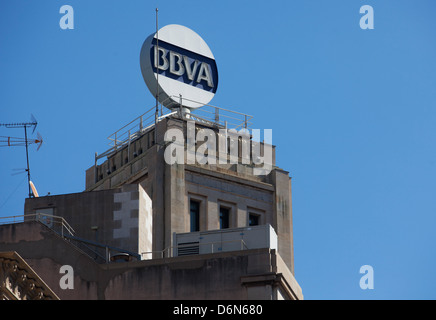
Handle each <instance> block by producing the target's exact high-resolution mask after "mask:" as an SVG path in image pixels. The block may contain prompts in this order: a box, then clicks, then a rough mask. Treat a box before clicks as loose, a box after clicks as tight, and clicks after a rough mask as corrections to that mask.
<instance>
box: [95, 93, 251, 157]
mask: <svg viewBox="0 0 436 320" xmlns="http://www.w3.org/2000/svg"><path fill="white" fill-rule="evenodd" d="M174 98H177V99H179V101H180V102H179V103H178V104H177V103H175V102H174ZM168 99H171V109H169V108H167V107H165V106H164V104H167V105H169V104H168V103H167V102H166V101H163V102H162V104H160V105H159V106H158V114H156V107H152V108H150V109H149V110H147V111H146V112H145V113H143V114H142V115H140V116H139V117H137V118H135V119H134V120H132V121H130V122H129V123H128V124H126V125H124V126H123V127H121V128H120V129H118V130H117V131H115V132H114V133H112V134H111V135H110V136H109V137H108V140H109V146H110V148H109V149H108V150H106V151H105V152H103V153H101V154H97V153H96V155H95V163H96V164H97V161H98V160H99V159H102V158H105V157H109V156H110V155H112V154H113V153H115V152H116V151H117V150H118V149H121V148H124V147H125V146H127V147H130V143H131V142H132V141H133V140H135V139H137V138H139V137H140V136H141V135H143V134H144V133H146V132H148V131H149V130H150V129H152V128H154V126H155V124H156V122H160V121H162V120H163V119H165V118H167V117H175V118H179V119H184V120H193V121H196V122H197V123H200V124H204V125H209V126H213V127H216V128H223V129H224V128H225V129H235V130H240V129H243V128H244V129H247V130H248V131H249V130H250V128H251V125H252V122H251V120H252V119H253V116H251V115H248V114H244V113H240V112H236V111H232V110H229V109H224V108H220V107H217V106H213V105H210V104H201V103H200V102H197V101H194V100H190V99H187V98H183V97H175V96H172V97H169V98H167V100H168ZM183 101H189V102H190V103H198V104H199V106H201V107H199V108H196V109H192V110H190V111H189V112H187V109H186V108H184V107H183ZM159 114H160V115H159Z"/></svg>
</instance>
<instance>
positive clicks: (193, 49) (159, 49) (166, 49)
mask: <svg viewBox="0 0 436 320" xmlns="http://www.w3.org/2000/svg"><path fill="white" fill-rule="evenodd" d="M140 63H141V72H142V76H143V78H144V81H145V83H146V84H147V87H148V89H149V90H150V92H151V93H152V94H153V96H155V97H156V96H157V98H158V100H159V102H160V103H162V104H163V105H165V106H167V107H173V106H179V103H180V101H182V104H183V106H185V107H188V108H198V107H201V106H203V105H205V104H208V103H209V102H210V100H212V98H213V96H214V95H215V93H216V90H217V87H218V69H217V65H216V62H215V58H214V56H213V54H212V51H211V50H210V48H209V47H208V45H207V44H206V42H205V41H204V40H203V39H202V38H201V37H200V36H199V35H198V34H197V33H195V32H194V31H192V30H191V29H189V28H187V27H184V26H181V25H174V24H173V25H168V26H165V27H163V28H161V29H160V30H159V31H158V32H157V33H153V34H151V35H150V36H149V37H148V38H147V39H146V40H145V41H144V44H143V45H142V49H141V56H140ZM180 98H182V99H180Z"/></svg>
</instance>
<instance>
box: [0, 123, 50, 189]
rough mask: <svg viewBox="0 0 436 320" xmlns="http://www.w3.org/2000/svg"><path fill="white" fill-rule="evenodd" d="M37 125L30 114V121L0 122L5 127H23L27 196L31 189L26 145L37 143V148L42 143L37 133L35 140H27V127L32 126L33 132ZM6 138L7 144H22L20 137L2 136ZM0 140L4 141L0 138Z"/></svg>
mask: <svg viewBox="0 0 436 320" xmlns="http://www.w3.org/2000/svg"><path fill="white" fill-rule="evenodd" d="M37 125H38V122H37V121H36V119H35V117H34V116H33V115H31V122H22V123H0V127H1V126H3V127H6V128H24V145H25V146H26V160H27V170H26V171H27V180H28V188H29V198H31V197H32V191H31V181H30V166H29V149H28V146H29V144H31V143H39V144H40V145H39V147H38V150H39V148H40V147H41V144H42V138H41V137H40V135H39V134H38V139H36V140H30V141H29V140H28V139H27V128H31V127H33V131H32V133H34V132H35V129H36V126H37ZM2 138H7V146H22V145H23V139H22V138H11V137H2ZM0 142H6V140H5V141H2V140H0Z"/></svg>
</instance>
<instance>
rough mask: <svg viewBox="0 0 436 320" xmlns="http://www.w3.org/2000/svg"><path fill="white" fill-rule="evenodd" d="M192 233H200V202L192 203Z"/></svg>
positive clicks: (192, 201)
mask: <svg viewBox="0 0 436 320" xmlns="http://www.w3.org/2000/svg"><path fill="white" fill-rule="evenodd" d="M190 216H191V232H195V231H200V202H198V201H194V200H191V201H190Z"/></svg>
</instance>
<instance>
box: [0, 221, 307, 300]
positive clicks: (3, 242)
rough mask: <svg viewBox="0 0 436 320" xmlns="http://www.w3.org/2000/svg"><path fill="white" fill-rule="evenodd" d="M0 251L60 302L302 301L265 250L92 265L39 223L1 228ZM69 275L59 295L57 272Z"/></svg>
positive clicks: (270, 252) (283, 269)
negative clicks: (20, 262)
mask: <svg viewBox="0 0 436 320" xmlns="http://www.w3.org/2000/svg"><path fill="white" fill-rule="evenodd" d="M0 251H16V252H18V253H19V254H20V256H21V257H23V259H24V260H25V261H26V262H27V263H28V264H29V266H31V267H32V269H33V270H35V272H36V273H37V274H38V275H39V277H41V279H43V280H44V281H45V283H47V285H48V286H49V287H50V288H51V290H53V292H55V293H56V295H57V296H58V297H59V298H60V299H77V300H80V299H86V300H88V299H221V300H225V299H263V300H265V299H266V300H269V299H277V298H280V297H285V298H289V299H302V298H303V296H302V294H301V288H300V287H299V286H298V284H297V283H296V281H295V279H294V278H293V276H292V274H291V272H290V271H289V269H288V268H287V266H286V264H285V263H284V262H283V260H282V259H281V257H280V256H279V255H278V254H277V253H276V252H275V250H270V249H253V250H245V251H235V252H226V253H215V254H206V255H195V256H184V257H175V258H166V259H153V260H143V261H135V262H125V263H111V264H97V263H95V262H94V261H93V260H92V259H91V258H90V257H88V256H87V255H86V254H84V253H83V252H82V251H81V250H79V249H77V248H76V247H75V246H74V245H72V244H71V243H70V242H68V241H66V240H64V239H62V238H61V237H60V236H59V235H57V234H55V233H54V232H53V231H52V230H51V229H49V228H47V227H46V226H45V225H43V224H42V223H39V222H31V221H28V222H23V223H19V224H9V225H2V226H0ZM63 265H70V266H71V267H73V270H74V289H72V290H71V289H66V290H63V289H61V288H60V286H59V281H60V279H61V277H62V276H63V274H61V273H59V270H60V268H61V266H63Z"/></svg>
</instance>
